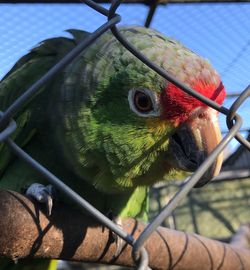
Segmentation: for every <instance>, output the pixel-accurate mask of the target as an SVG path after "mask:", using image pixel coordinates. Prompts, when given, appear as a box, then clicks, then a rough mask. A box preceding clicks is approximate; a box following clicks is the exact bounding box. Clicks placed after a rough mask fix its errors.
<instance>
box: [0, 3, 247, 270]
mask: <svg viewBox="0 0 250 270" xmlns="http://www.w3.org/2000/svg"><path fill="white" fill-rule="evenodd" d="M84 2H85V4H87V5H88V6H90V7H91V8H92V9H94V10H95V11H96V12H97V13H101V14H102V15H104V16H105V17H106V18H107V22H105V23H103V24H102V25H101V26H100V27H99V28H97V29H96V30H95V31H94V32H93V33H92V34H90V35H89V36H88V38H85V39H84V40H83V41H81V42H80V44H79V45H78V46H77V47H75V48H74V49H73V50H72V51H71V52H69V53H68V54H67V55H66V56H65V57H64V58H62V59H61V60H60V61H59V62H58V63H57V64H56V65H55V66H54V67H52V68H51V69H50V70H49V71H48V72H47V73H46V74H45V75H44V76H42V77H41V78H40V79H39V80H38V81H36V82H35V83H34V84H33V85H32V86H31V87H30V88H29V89H27V90H26V91H25V92H24V94H22V95H21V96H20V97H19V98H17V99H16V100H15V101H14V102H13V103H12V104H11V105H10V106H9V107H8V108H7V109H6V110H5V111H4V112H1V115H0V116H1V119H0V130H1V132H0V142H4V143H6V144H7V145H8V147H9V148H10V149H11V150H12V151H13V152H14V153H15V154H16V155H17V156H18V157H19V158H21V159H22V160H24V161H25V162H26V163H28V164H29V165H30V166H32V168H34V169H35V170H36V171H37V172H38V173H39V174H41V175H42V176H43V177H44V178H46V179H47V180H48V181H49V182H51V183H52V184H53V185H54V186H55V187H57V188H58V189H59V190H61V192H62V193H64V194H65V195H66V196H68V197H69V198H70V199H71V200H72V201H74V202H75V203H77V204H78V205H79V206H80V207H81V208H83V209H84V210H86V211H88V212H89V213H90V214H91V215H92V216H93V217H95V218H96V219H97V220H99V221H100V222H101V223H102V224H104V225H105V226H106V227H108V228H109V229H110V230H112V231H113V232H115V233H116V234H117V235H119V236H120V237H121V238H123V239H124V240H125V241H126V242H127V243H128V244H130V245H132V246H133V257H134V260H135V262H136V263H137V267H138V269H147V268H148V255H147V251H146V250H145V249H144V248H143V244H144V243H145V241H146V240H147V239H148V237H149V236H150V235H151V234H152V233H153V232H154V231H155V230H156V228H157V227H158V226H159V225H160V224H161V223H162V222H163V221H164V220H165V219H166V218H167V217H169V216H170V215H172V214H173V211H174V210H175V209H176V207H177V205H178V204H179V203H180V201H181V200H182V199H183V198H184V197H186V196H187V195H188V193H189V192H190V190H191V189H192V188H193V187H194V186H195V184H196V183H197V182H198V181H199V180H200V178H201V177H202V176H203V174H204V173H205V172H206V171H207V170H208V168H209V167H210V166H211V164H212V163H213V162H214V160H215V159H216V157H217V156H218V155H219V154H220V153H221V151H223V149H224V148H225V147H226V146H227V145H228V143H229V142H230V141H231V140H232V139H233V138H236V139H237V140H238V141H239V142H240V143H241V144H242V145H244V146H245V147H246V148H247V149H248V150H250V143H249V142H248V141H247V140H246V139H244V138H243V137H242V136H241V135H240V134H239V133H238V131H239V130H240V128H241V125H242V119H241V117H240V116H239V115H238V114H237V111H238V109H239V107H240V106H241V105H242V104H243V103H244V101H245V100H246V99H247V98H248V96H249V94H250V87H247V88H246V89H245V90H244V91H243V92H242V94H241V95H240V96H239V97H238V98H237V99H236V100H235V102H234V103H233V105H232V106H231V107H230V108H226V107H223V106H219V105H218V104H217V103H216V102H214V101H212V100H210V99H208V98H206V97H204V96H203V95H201V94H200V93H198V92H196V91H195V90H193V89H192V88H190V87H188V86H187V85H185V84H183V83H182V82H180V81H178V80H177V79H176V78H174V77H173V76H171V75H170V74H169V73H168V72H166V71H165V70H163V69H162V68H161V67H159V66H157V65H156V64H155V63H153V62H152V61H150V60H149V59H147V58H146V57H145V56H144V55H143V54H142V53H141V52H139V51H138V50H137V49H136V48H135V47H134V46H133V45H132V44H130V43H129V42H128V41H127V40H126V38H125V37H124V36H123V35H122V34H121V33H120V32H119V29H118V28H117V26H116V25H117V24H118V23H119V22H120V21H121V17H120V15H118V14H117V13H116V12H117V9H118V7H119V6H120V4H121V2H122V1H120V0H114V1H112V4H111V6H110V8H108V9H107V8H104V7H102V6H101V5H99V4H97V3H95V2H93V1H91V0H85V1H84ZM109 29H110V30H111V31H112V33H113V35H114V36H115V37H116V39H117V40H118V41H119V42H120V43H121V44H122V45H123V46H124V47H125V48H126V49H127V50H129V51H130V52H131V53H132V54H133V55H134V56H136V57H137V58H138V59H140V61H142V62H143V63H144V64H146V65H147V66H148V67H150V68H151V69H153V70H154V71H155V72H157V73H158V74H159V75H160V76H162V77H163V78H165V79H166V80H168V81H170V82H172V83H173V84H174V85H176V86H177V87H179V88H180V89H182V90H183V91H184V92H186V93H188V94H189V95H191V96H193V97H195V98H197V99H198V100H200V101H202V102H203V103H205V104H207V105H208V106H210V107H212V108H214V109H215V110H217V111H219V112H221V113H222V114H224V115H225V116H226V122H227V126H228V129H229V130H228V133H227V134H226V135H225V137H224V138H223V139H222V141H221V142H220V143H219V144H218V146H217V147H216V148H215V149H214V150H213V151H212V152H211V154H210V155H209V157H208V158H207V159H206V160H205V161H204V162H203V163H202V164H201V165H200V167H199V168H198V169H197V170H196V172H195V173H194V174H193V175H192V176H191V177H190V178H189V179H188V181H186V182H185V183H184V185H181V187H180V188H179V190H178V191H177V192H176V193H175V194H174V196H173V197H172V198H171V200H170V201H169V202H168V203H167V204H166V205H165V206H164V207H163V209H162V210H161V212H160V213H159V214H158V215H157V216H156V217H155V218H154V219H153V220H152V221H151V222H150V223H149V224H148V225H147V227H146V228H145V230H144V231H143V232H142V233H141V235H140V236H139V238H138V239H136V240H135V239H133V237H132V235H130V234H128V233H126V232H125V231H123V230H122V229H121V228H120V227H119V226H117V225H116V224H115V223H113V222H112V221H110V220H109V219H108V218H107V217H106V216H105V215H103V214H102V213H101V212H100V211H98V210H97V209H96V208H94V207H93V206H92V205H90V204H89V203H88V202H87V201H86V200H85V199H84V198H82V197H81V196H80V195H78V194H77V193H76V192H75V191H74V190H72V189H71V188H69V187H68V186H67V185H66V184H64V182H63V181H61V179H59V178H58V177H56V176H55V175H53V174H52V173H51V172H50V171H48V170H47V169H46V168H45V167H43V166H42V165H41V164H39V163H38V162H37V161H36V160H34V159H33V158H32V157H31V156H29V155H28V154H27V153H26V152H25V151H24V150H23V149H21V148H20V147H19V146H18V145H17V144H16V143H15V142H14V141H13V140H12V139H11V138H10V135H11V134H12V133H13V132H14V131H15V128H16V125H15V121H14V120H13V118H14V117H15V114H16V112H17V111H18V110H19V109H20V108H21V106H22V104H24V103H25V102H27V101H28V100H29V99H31V98H32V96H34V95H35V93H36V92H37V91H39V89H40V88H41V87H42V86H43V85H44V84H45V83H46V82H47V81H48V80H50V79H52V78H53V77H54V76H55V75H56V74H57V73H58V72H59V71H60V70H62V69H63V68H64V67H65V66H66V65H68V64H69V63H70V62H71V61H73V60H74V59H75V58H76V57H77V56H78V55H79V54H80V53H81V52H82V51H84V50H85V49H87V48H88V46H89V45H91V44H92V43H93V42H94V41H95V40H96V39H97V38H98V37H100V36H101V35H102V34H103V33H105V32H106V31H107V30H109Z"/></svg>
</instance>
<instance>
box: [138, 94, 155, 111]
mask: <svg viewBox="0 0 250 270" xmlns="http://www.w3.org/2000/svg"><path fill="white" fill-rule="evenodd" d="M135 105H136V107H137V109H138V110H139V111H142V112H148V111H151V110H152V102H151V99H150V97H149V96H147V95H146V94H144V93H142V92H137V93H136V94H135Z"/></svg>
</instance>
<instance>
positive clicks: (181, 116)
mask: <svg viewBox="0 0 250 270" xmlns="http://www.w3.org/2000/svg"><path fill="white" fill-rule="evenodd" d="M192 88H193V89H194V90H196V91H197V92H199V93H201V94H202V95H204V96H206V97H208V98H210V99H211V100H213V101H215V102H217V103H218V104H220V105H221V104H222V102H223V101H224V99H225V96H226V92H225V88H224V86H223V84H222V82H220V84H219V86H217V87H216V86H215V85H214V84H207V83H204V82H203V81H198V83H196V84H195V85H193V86H192ZM160 100H161V106H162V108H163V110H162V114H161V116H162V118H164V119H167V120H169V121H171V122H172V123H175V124H179V123H182V122H184V121H185V120H187V118H188V116H189V114H190V112H192V111H193V110H194V109H196V108H198V107H201V106H203V107H206V106H207V105H206V104H204V103H203V102H201V101H199V100H198V99H196V98H194V97H192V96H190V95H189V94H187V93H185V92H184V91H182V90H181V89H179V88H178V87H177V86H175V85H174V84H172V83H168V85H167V87H166V89H165V90H164V91H162V93H161V97H160Z"/></svg>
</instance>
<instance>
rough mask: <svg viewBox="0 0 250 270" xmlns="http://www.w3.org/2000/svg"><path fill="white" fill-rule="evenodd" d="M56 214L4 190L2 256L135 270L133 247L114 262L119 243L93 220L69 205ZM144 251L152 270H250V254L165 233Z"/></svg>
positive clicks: (134, 229)
mask: <svg viewBox="0 0 250 270" xmlns="http://www.w3.org/2000/svg"><path fill="white" fill-rule="evenodd" d="M52 212H53V213H52V215H51V217H49V218H47V217H46V216H45V215H44V213H43V212H42V211H41V210H40V208H39V205H38V204H36V203H33V202H32V201H31V200H29V199H28V198H26V197H24V196H22V195H20V194H18V193H15V192H11V191H6V190H0V217H1V218H0V256H5V257H8V258H12V259H14V260H17V259H20V258H25V257H29V256H31V257H34V258H55V259H62V260H73V261H84V262H98V263H107V264H117V265H124V266H133V265H134V263H133V260H132V257H131V250H132V248H131V247H130V246H129V245H126V246H125V247H124V249H123V250H122V252H121V254H120V255H119V256H118V257H117V258H115V257H114V254H115V251H116V242H115V241H112V240H113V237H112V235H111V234H110V231H109V230H108V229H106V228H104V227H103V226H102V225H100V224H98V223H97V222H96V221H95V220H94V219H92V218H90V217H87V216H85V215H84V214H83V213H82V212H81V211H79V210H78V209H76V208H70V207H69V206H66V205H60V206H59V205H55V207H54V208H53V211H52ZM122 226H123V229H124V230H125V231H127V232H129V233H131V234H132V235H133V237H134V238H137V237H138V235H139V234H140V233H141V231H142V230H143V228H144V227H145V225H144V224H143V223H140V222H137V221H135V220H134V219H124V220H123V224H122ZM145 248H146V250H147V251H148V254H149V265H150V267H151V268H153V269H174V270H177V269H182V270H185V269H188V270H192V269H197V270H198V269H199V270H200V269H203V270H206V269H220V270H223V269H226V270H237V269H250V250H248V249H245V248H241V247H238V246H237V247H235V246H233V245H229V244H225V243H221V242H218V241H214V240H211V239H207V238H205V237H201V236H198V235H195V234H187V233H185V232H179V231H174V230H170V229H166V228H163V227H159V228H158V230H157V231H156V232H155V233H153V235H151V237H150V238H149V239H148V241H147V242H146V244H145Z"/></svg>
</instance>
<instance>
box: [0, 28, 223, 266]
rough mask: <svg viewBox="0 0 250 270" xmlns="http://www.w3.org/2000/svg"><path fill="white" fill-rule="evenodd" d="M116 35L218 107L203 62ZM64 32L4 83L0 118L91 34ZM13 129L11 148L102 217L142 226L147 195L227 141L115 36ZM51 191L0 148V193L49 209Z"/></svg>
mask: <svg viewBox="0 0 250 270" xmlns="http://www.w3.org/2000/svg"><path fill="white" fill-rule="evenodd" d="M119 30H120V32H121V33H122V34H123V35H124V36H125V37H126V39H127V40H128V41H129V42H131V43H132V44H133V45H134V46H135V47H136V48H137V49H138V50H140V51H141V52H142V53H143V54H144V55H145V56H146V57H147V58H148V59H150V60H151V61H153V62H154V63H156V64H158V65H159V66H160V67H162V68H163V69H165V70H166V71H167V72H168V73H169V74H171V75H173V76H174V77H176V78H177V79H178V80H180V81H181V82H183V83H185V84H186V85H188V86H190V87H192V88H193V89H195V90H196V91H198V92H199V93H201V94H203V95H204V96H206V97H208V98H210V99H212V100H214V101H216V102H218V103H219V104H222V102H223V100H224V97H225V89H224V86H223V84H222V82H221V80H220V77H219V75H218V73H217V72H216V71H215V70H214V69H213V67H212V66H211V65H210V63H209V62H208V61H207V60H205V59H203V58H201V57H200V56H198V55H197V54H195V53H194V52H192V51H190V50H189V49H187V48H185V47H184V46H183V45H182V44H180V43H179V42H177V41H175V40H173V39H170V38H168V37H166V36H164V35H163V34H161V33H159V32H157V31H155V30H152V29H147V28H143V27H139V26H133V27H121V28H119ZM68 32H69V33H70V34H71V37H70V38H67V37H59V38H52V39H48V40H45V41H43V42H41V43H40V44H39V45H38V46H36V47H35V48H33V49H32V50H31V51H30V52H29V53H28V54H27V55H25V56H23V57H22V58H21V59H20V60H19V61H18V62H17V63H16V64H15V65H14V67H13V68H12V69H11V70H10V71H9V72H8V73H7V74H6V76H5V77H4V78H3V79H2V81H1V82H0V110H1V111H5V110H6V108H7V107H8V106H9V105H10V104H11V103H12V102H13V101H14V100H15V99H16V98H17V97H18V96H20V95H21V94H22V93H23V92H24V91H25V90H26V89H27V88H28V87H29V86H30V85H32V84H33V83H34V82H35V81H36V80H38V79H39V78H40V77H41V76H42V75H43V74H45V73H46V72H47V71H48V70H49V69H50V68H51V67H53V65H55V64H56V63H57V62H58V61H59V60H60V59H61V58H62V57H63V56H64V55H66V54H67V53H68V52H69V51H70V50H72V49H73V48H74V47H75V46H76V45H77V44H78V43H79V42H80V41H81V40H83V39H84V38H86V36H88V35H89V33H87V32H84V31H80V30H68ZM15 120H16V122H17V129H16V131H15V133H14V134H12V138H13V140H14V141H15V142H16V143H17V144H18V145H20V146H21V147H22V148H23V149H24V150H25V151H26V152H28V153H29V154H30V155H31V156H32V157H33V158H35V159H36V160H37V161H39V162H40V163H41V164H42V165H43V166H45V167H46V168H48V169H49V170H50V171H51V172H52V173H54V174H55V175H57V176H58V177H59V178H61V179H62V180H63V181H64V182H65V183H67V184H68V185H69V186H70V187H71V188H73V189H74V190H75V191H77V192H78V193H79V194H80V195H82V196H83V197H84V198H85V199H86V200H87V201H89V202H90V203H91V204H93V205H94V206H95V207H96V208H97V209H99V210H100V211H101V212H103V213H104V214H105V213H108V212H109V211H112V213H113V215H114V216H118V217H134V218H138V219H142V220H147V211H148V187H149V186H151V185H153V184H154V183H156V182H159V181H161V180H163V179H164V180H166V181H167V180H172V179H175V177H176V175H178V173H180V172H182V171H188V172H193V171H195V170H196V169H197V168H198V167H199V165H200V164H201V163H202V162H203V161H204V159H205V158H206V157H207V156H208V155H209V153H210V152H211V151H212V150H213V149H214V147H215V146H216V145H217V144H218V142H219V141H220V139H221V133H220V129H219V125H218V112H217V111H215V110H213V109H211V108H209V107H208V106H207V105H205V104H203V103H202V102H200V101H199V100H196V99H195V98H193V97H191V96H190V95H188V94H186V93H184V92H183V91H182V90H180V89H179V88H178V87H176V86H175V85H174V84H172V83H170V82H169V81H167V80H166V79H164V78H163V77H161V76H160V75H158V74H157V73H156V72H154V71H153V70H151V69H150V68H149V67H148V66H146V65H145V64H143V63H142V62H141V61H140V60H139V59H137V58H136V57H135V56H134V55H133V54H131V53H130V52H129V51H128V50H127V49H125V48H124V47H123V46H122V45H121V44H120V43H119V42H118V41H117V40H116V38H115V37H114V36H113V35H112V33H111V32H110V31H108V32H106V33H105V34H103V35H102V36H101V37H100V38H98V39H97V40H96V41H95V42H94V43H93V44H92V45H90V46H89V47H88V48H87V49H86V50H85V51H84V52H82V53H81V54H80V55H79V56H78V57H77V58H76V59H75V60H74V61H73V62H72V63H70V64H69V65H68V66H67V67H66V68H64V70H63V71H61V72H60V73H59V74H57V75H56V76H55V77H54V78H53V79H51V80H50V81H48V82H47V83H46V85H45V86H44V87H42V88H41V89H40V91H39V93H38V94H36V95H35V96H34V97H33V98H32V100H30V101H29V102H27V103H26V104H25V105H24V106H23V107H22V108H21V109H20V110H19V112H18V114H17V115H16V116H15ZM221 163H222V156H221V155H220V156H219V157H218V158H217V159H216V160H215V161H214V163H213V165H212V166H211V167H210V169H209V170H208V171H207V172H206V173H205V175H204V176H203V178H202V179H201V180H200V182H199V183H198V184H197V186H202V185H204V184H205V183H207V182H208V181H209V180H210V179H211V178H212V177H214V176H215V175H217V174H218V173H219V170H220V167H221ZM37 183H39V184H37ZM47 185H48V183H47V182H46V181H45V180H44V179H43V178H42V177H41V176H40V175H38V174H37V173H36V172H35V171H34V170H33V169H31V168H30V167H29V166H28V165H27V164H25V163H24V162H23V161H22V160H20V159H19V158H16V157H15V156H14V155H13V154H12V153H11V152H10V151H9V149H8V148H7V147H6V145H4V144H3V143H1V144H0V187H1V188H7V189H11V190H15V191H18V192H23V191H24V190H26V194H28V195H29V196H32V197H34V198H36V199H37V200H38V201H43V202H45V203H47V205H49V206H50V207H51V203H49V202H51V196H52V194H51V186H47ZM39 262H40V261H39ZM45 262H46V263H47V264H48V262H47V261H45ZM0 264H1V262H0ZM18 265H20V267H18V268H13V269H30V268H25V267H28V266H25V265H24V264H23V265H24V267H23V268H22V266H21V265H22V263H20V264H17V265H16V267H17V266H18ZM47 266H48V265H47ZM53 267H55V266H54V264H53ZM53 267H51V269H52V268H53ZM1 269H3V268H1ZM6 269H7V268H6ZM8 269H11V268H8ZM32 269H34V270H36V269H40V268H35V267H32ZM44 269H46V268H45V267H44Z"/></svg>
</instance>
